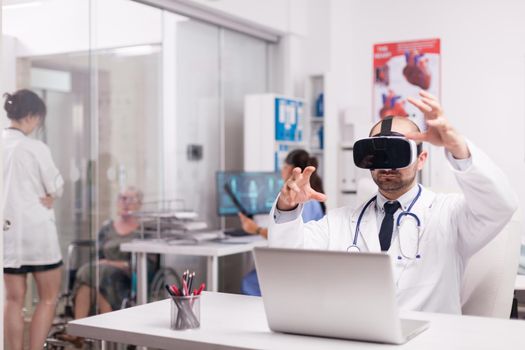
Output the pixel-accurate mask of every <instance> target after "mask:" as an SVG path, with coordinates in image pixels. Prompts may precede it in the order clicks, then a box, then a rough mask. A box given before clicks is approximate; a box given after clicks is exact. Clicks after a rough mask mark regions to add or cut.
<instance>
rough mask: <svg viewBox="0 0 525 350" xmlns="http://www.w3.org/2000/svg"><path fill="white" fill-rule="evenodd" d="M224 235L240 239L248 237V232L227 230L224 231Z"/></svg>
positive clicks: (236, 229)
mask: <svg viewBox="0 0 525 350" xmlns="http://www.w3.org/2000/svg"><path fill="white" fill-rule="evenodd" d="M224 234H225V235H227V236H231V237H242V236H250V234H249V233H248V232H245V231H243V230H242V229H241V228H229V229H226V230H224Z"/></svg>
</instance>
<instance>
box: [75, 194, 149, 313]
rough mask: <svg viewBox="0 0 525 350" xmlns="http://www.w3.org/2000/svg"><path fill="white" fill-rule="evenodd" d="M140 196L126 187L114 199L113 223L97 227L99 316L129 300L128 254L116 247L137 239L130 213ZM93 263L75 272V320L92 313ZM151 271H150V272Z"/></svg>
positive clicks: (137, 227)
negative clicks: (115, 204)
mask: <svg viewBox="0 0 525 350" xmlns="http://www.w3.org/2000/svg"><path fill="white" fill-rule="evenodd" d="M142 198H143V194H142V192H141V191H140V190H138V189H136V188H134V187H128V188H127V189H126V190H125V191H124V192H122V193H120V194H119V195H118V200H117V214H118V217H117V218H116V219H111V220H108V221H106V222H105V223H104V224H103V226H102V227H101V229H100V231H99V234H98V240H99V252H98V257H99V260H98V261H97V262H96V264H98V267H99V282H100V283H99V290H98V291H97V293H98V295H97V299H98V306H99V310H98V311H99V312H100V313H105V312H110V311H112V310H118V309H120V308H121V307H122V302H123V300H124V299H125V298H127V297H129V294H130V290H131V268H130V261H131V260H130V254H129V253H123V252H121V251H120V244H122V243H125V242H129V241H131V240H132V239H134V238H138V237H139V232H138V230H139V226H140V223H139V220H138V219H137V218H136V217H134V216H131V215H130V213H132V212H134V211H137V210H139V209H140V208H141V206H142ZM95 267H96V266H95V265H94V263H87V264H84V265H83V266H82V267H80V269H79V270H78V272H77V275H76V279H75V286H74V288H73V296H74V301H75V318H83V317H87V316H88V315H89V314H90V313H94V312H95V311H96V310H94V305H91V293H92V292H93V291H94V287H95V286H94V285H93V284H94V282H95V281H94V279H93V278H92V277H93V276H94V274H95ZM150 271H151V270H150Z"/></svg>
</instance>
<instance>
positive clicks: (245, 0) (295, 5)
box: [191, 0, 309, 35]
mask: <svg viewBox="0 0 525 350" xmlns="http://www.w3.org/2000/svg"><path fill="white" fill-rule="evenodd" d="M191 1H193V2H195V3H198V4H200V5H204V6H207V7H210V8H213V9H216V10H220V11H222V12H226V13H228V14H231V15H234V16H237V17H240V18H243V19H245V20H247V21H250V22H253V23H257V24H260V25H263V26H265V27H269V28H272V29H275V30H277V31H280V32H282V33H294V34H299V35H304V34H306V31H307V25H306V9H307V6H305V4H307V3H308V1H309V0H263V1H261V0H221V1H209V0H191Z"/></svg>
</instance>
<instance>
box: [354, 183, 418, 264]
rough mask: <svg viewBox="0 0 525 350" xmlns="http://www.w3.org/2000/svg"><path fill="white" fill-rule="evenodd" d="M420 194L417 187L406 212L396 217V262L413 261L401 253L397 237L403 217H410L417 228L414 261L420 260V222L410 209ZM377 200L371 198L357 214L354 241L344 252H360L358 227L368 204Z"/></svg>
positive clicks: (375, 197) (399, 241)
mask: <svg viewBox="0 0 525 350" xmlns="http://www.w3.org/2000/svg"><path fill="white" fill-rule="evenodd" d="M421 192H422V187H421V185H418V191H417V194H416V196H415V197H414V199H413V200H412V202H411V203H410V205H409V206H408V208H407V210H405V211H403V212H401V213H400V214H399V215H398V216H397V220H396V230H397V232H398V239H397V241H398V245H399V254H400V255H398V257H397V259H398V260H401V259H402V258H405V259H410V260H412V259H414V258H413V257H410V256H407V255H406V254H405V253H404V252H403V249H402V247H401V237H399V226H400V225H401V219H402V218H404V217H407V216H409V217H412V218H413V219H414V220H415V222H416V227H417V243H416V255H415V258H416V259H419V258H421V254H419V241H420V239H421V220H419V218H418V216H417V215H416V214H414V213H412V212H411V210H412V207H413V206H414V204H416V202H417V200H418V199H419V197H420V196H421ZM376 199H377V196H374V197H373V198H371V199H370V200H369V201H368V202H367V203H366V204H365V206H364V207H363V209H362V210H361V213H359V217H358V219H357V225H356V226H355V233H354V240H353V242H352V244H351V245H350V246H349V247H348V248H346V251H347V252H351V253H359V252H360V251H361V249H359V247H358V246H357V239H358V238H359V233H360V227H361V220H362V219H363V216H364V215H365V213H366V210H367V209H368V207H369V206H370V204H372V203H373V202H375V201H376Z"/></svg>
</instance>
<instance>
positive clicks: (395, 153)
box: [354, 117, 421, 170]
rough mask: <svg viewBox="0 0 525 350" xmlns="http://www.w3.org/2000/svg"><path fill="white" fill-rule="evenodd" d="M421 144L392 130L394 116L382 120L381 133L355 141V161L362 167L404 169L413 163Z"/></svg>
mask: <svg viewBox="0 0 525 350" xmlns="http://www.w3.org/2000/svg"><path fill="white" fill-rule="evenodd" d="M420 152H421V144H420V145H417V144H416V143H415V142H414V141H412V140H408V139H407V138H405V136H404V135H403V134H400V133H397V132H394V131H392V117H387V118H385V119H383V121H382V122H381V131H380V133H379V134H377V135H375V136H373V137H369V138H366V139H361V140H358V141H357V142H356V143H354V163H355V165H356V166H357V167H359V168H362V169H370V170H374V169H403V168H406V167H408V166H410V165H411V164H413V163H414V162H415V161H416V159H417V156H418V154H419V153H420Z"/></svg>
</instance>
